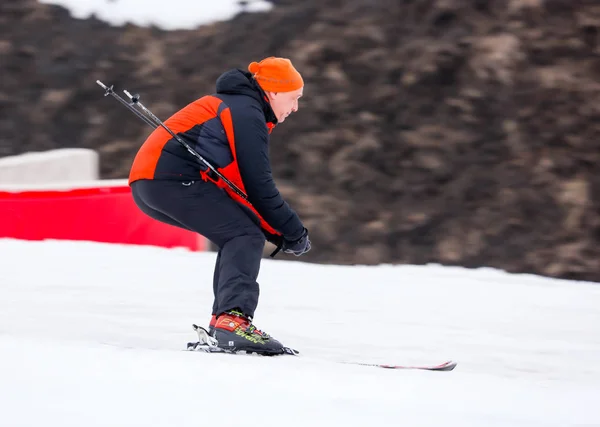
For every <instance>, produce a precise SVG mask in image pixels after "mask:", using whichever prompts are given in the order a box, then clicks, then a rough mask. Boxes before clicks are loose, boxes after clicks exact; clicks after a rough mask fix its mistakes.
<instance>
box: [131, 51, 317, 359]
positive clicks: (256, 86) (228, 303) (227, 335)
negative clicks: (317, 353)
mask: <svg viewBox="0 0 600 427" xmlns="http://www.w3.org/2000/svg"><path fill="white" fill-rule="evenodd" d="M248 71H249V72H248ZM248 71H245V70H242V69H232V70H229V71H226V72H225V73H223V74H222V75H221V76H220V77H219V78H218V79H217V81H216V93H215V94H212V95H206V96H203V97H201V98H199V99H197V100H196V101H194V102H192V103H190V104H189V105H187V106H185V107H184V108H182V109H181V110H179V111H178V112H176V113H175V114H174V115H172V116H171V117H170V118H169V119H168V120H167V121H166V122H165V125H166V126H167V127H168V128H170V129H171V130H172V131H173V132H174V133H175V134H177V135H179V136H180V137H182V138H183V139H184V140H185V141H186V142H188V144H190V145H191V146H192V147H193V148H194V149H195V150H196V151H197V152H198V153H199V154H200V155H201V156H202V157H203V158H204V159H206V160H207V161H208V162H209V163H210V164H211V165H212V166H213V167H215V168H216V170H218V171H219V172H220V173H221V174H222V175H223V176H224V177H225V178H226V179H227V180H229V181H230V182H232V183H233V184H235V186H237V188H238V189H240V190H242V191H243V192H244V193H245V194H246V195H247V200H245V199H244V198H243V197H241V196H240V195H239V194H237V193H236V192H235V191H234V190H233V189H232V188H231V187H230V186H228V185H226V183H225V182H224V181H223V179H221V178H219V177H218V176H217V175H216V174H215V173H214V172H213V171H212V170H211V169H209V168H206V167H204V166H203V165H201V164H200V163H199V162H198V161H196V159H195V158H194V157H193V156H192V155H191V154H190V153H189V152H188V151H187V150H186V149H185V148H184V147H183V146H182V145H181V144H179V143H178V142H177V141H176V140H175V139H174V138H173V137H172V136H171V135H170V134H169V133H168V132H167V131H166V130H164V129H163V128H162V127H158V128H156V129H155V130H154V131H153V132H152V133H151V134H150V135H149V137H148V138H147V139H146V141H145V142H144V144H143V145H142V147H141V148H140V150H139V152H138V153H137V155H136V157H135V159H134V161H133V165H132V168H131V171H130V175H129V185H130V186H131V190H132V194H133V198H134V201H135V203H136V205H137V206H138V207H139V209H140V210H141V211H142V212H144V213H145V214H146V215H148V216H150V217H152V218H154V219H156V220H158V221H161V222H164V223H167V224H171V225H174V226H176V227H181V228H184V229H187V230H191V231H194V232H196V233H199V234H201V235H203V236H205V237H206V238H207V239H209V240H210V241H211V242H213V243H214V244H215V245H216V246H217V247H218V249H219V250H218V254H217V259H216V265H215V270H214V276H213V290H214V297H215V298H214V303H213V308H212V318H211V321H210V326H209V332H210V333H211V335H212V336H213V337H214V338H215V339H216V340H217V342H218V346H219V347H222V348H224V349H227V350H232V351H241V350H244V351H253V352H256V353H262V354H281V353H283V352H284V350H283V346H282V344H281V343H280V342H279V341H277V340H276V339H274V338H273V337H271V336H269V335H268V334H266V333H265V332H262V331H260V330H259V329H258V328H256V327H255V326H254V325H253V324H252V318H253V316H254V311H255V309H256V306H257V304H258V298H259V285H258V283H257V281H256V280H257V277H258V273H259V268H260V263H261V259H262V254H263V249H264V244H265V240H268V241H270V242H272V243H274V244H276V245H277V246H278V249H281V250H282V251H283V252H285V253H290V254H294V255H296V256H300V255H302V254H304V253H306V252H308V251H309V250H310V248H311V244H310V240H309V237H308V231H307V229H306V227H304V225H303V223H302V222H301V220H300V218H299V217H298V215H297V214H296V212H295V211H294V210H293V209H292V208H291V207H290V206H289V205H288V204H287V203H286V202H285V201H284V199H283V198H282V196H281V194H280V193H279V191H278V190H277V187H276V185H275V182H274V181H273V177H272V174H271V165H270V160H269V152H268V149H269V146H268V144H269V135H270V133H271V131H272V130H273V128H274V127H275V125H277V124H279V123H283V122H284V121H285V119H286V118H287V117H288V116H289V115H290V114H291V113H293V112H296V111H298V100H299V99H300V97H301V96H302V94H303V90H304V82H303V79H302V76H301V75H300V73H299V72H298V71H297V70H296V69H295V68H294V66H293V65H292V63H291V61H290V60H289V59H287V58H278V57H269V58H265V59H263V60H262V61H260V62H252V63H251V64H250V65H249V66H248Z"/></svg>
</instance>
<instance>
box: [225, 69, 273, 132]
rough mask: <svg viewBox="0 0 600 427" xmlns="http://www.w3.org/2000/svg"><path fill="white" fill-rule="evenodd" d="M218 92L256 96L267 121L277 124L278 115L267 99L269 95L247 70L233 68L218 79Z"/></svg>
mask: <svg viewBox="0 0 600 427" xmlns="http://www.w3.org/2000/svg"><path fill="white" fill-rule="evenodd" d="M217 94H227V95H246V96H249V97H251V98H254V99H255V100H256V101H257V102H258V103H259V104H260V106H261V107H262V110H263V112H264V113H265V120H266V121H267V123H273V124H274V125H275V124H277V117H276V116H275V113H274V112H273V108H271V104H269V102H268V101H267V95H266V93H265V92H264V91H263V90H262V88H261V87H260V86H259V85H258V83H257V82H256V80H254V78H253V77H252V74H250V73H249V72H247V71H244V70H241V69H233V70H229V71H226V72H225V73H223V74H221V75H220V76H219V78H218V79H217Z"/></svg>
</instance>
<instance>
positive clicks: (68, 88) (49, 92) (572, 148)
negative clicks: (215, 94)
mask: <svg viewBox="0 0 600 427" xmlns="http://www.w3.org/2000/svg"><path fill="white" fill-rule="evenodd" d="M599 28H600V4H598V2H597V1H580V0H504V1H501V0H413V1H410V0H404V1H401V0H345V1H341V0H340V1H337V0H304V1H302V2H298V1H292V0H281V1H277V6H276V7H275V8H274V10H273V11H271V12H269V13H267V14H242V15H240V16H238V17H237V18H235V19H234V20H232V21H229V22H224V23H219V24H215V25H210V26H204V27H201V28H199V29H197V30H194V31H173V32H165V31H162V30H159V29H156V28H138V27H135V26H133V25H129V26H125V27H121V28H113V27H109V26H108V25H107V24H105V23H102V22H100V21H98V20H95V19H88V20H74V19H72V18H71V17H70V16H69V14H68V12H67V11H66V10H64V9H62V8H60V7H55V6H47V5H42V4H38V3H37V2H35V1H33V0H16V1H15V0H4V1H3V2H1V3H0V156H2V155H11V154H17V153H21V152H25V151H39V150H46V149H52V148H59V147H89V148H94V149H97V150H98V151H99V152H100V154H101V159H102V167H101V168H102V175H103V177H104V178H124V177H126V176H127V173H128V169H129V166H130V164H131V161H132V159H133V156H134V155H135V152H136V150H137V148H138V147H139V145H140V144H141V143H142V142H143V140H144V138H145V137H146V135H147V134H148V132H149V130H150V129H149V128H148V127H146V125H145V124H144V123H142V122H141V121H139V120H138V119H137V118H136V117H135V116H133V115H132V114H131V113H129V112H127V111H126V110H125V108H124V107H122V106H120V105H119V104H118V103H117V102H116V101H114V100H113V99H111V98H104V97H103V92H102V90H101V89H100V88H99V87H98V86H97V85H96V83H95V81H96V79H100V80H102V81H104V82H105V83H108V84H114V85H115V88H116V89H118V90H119V91H120V90H122V89H128V90H130V91H131V92H139V93H141V94H142V102H144V103H145V104H146V106H148V107H149V108H151V109H152V110H153V111H154V113H155V114H157V115H158V116H159V117H162V118H163V119H166V118H167V117H168V116H169V115H170V114H171V113H173V112H175V111H176V110H177V109H178V108H180V107H181V106H183V105H185V104H187V103H188V102H190V101H192V100H194V99H195V98H197V97H199V96H201V95H203V94H205V93H210V92H212V91H213V89H214V81H215V79H216V78H217V76H218V75H219V74H220V73H221V72H222V71H224V70H226V69H228V68H233V67H243V68H245V67H246V66H247V64H248V63H249V62H250V61H253V60H259V59H261V58H263V57H265V56H270V55H278V56H286V57H289V58H291V59H292V61H293V62H294V64H295V65H296V66H297V68H298V69H299V70H300V71H301V72H302V73H303V75H304V78H305V81H306V84H307V86H306V88H305V96H304V97H303V98H302V105H301V110H300V111H299V112H298V113H297V114H295V115H293V116H292V117H290V118H289V119H288V120H287V121H286V123H285V124H284V125H282V126H280V127H278V128H277V129H276V130H275V132H274V133H273V135H272V160H273V165H274V173H275V175H276V178H277V181H278V183H279V186H280V189H281V190H282V192H283V193H284V195H285V196H286V197H287V198H288V200H289V201H290V203H291V204H292V205H293V206H294V207H295V208H296V209H297V210H298V212H299V213H300V214H301V216H302V217H303V218H304V220H305V222H306V224H307V226H308V228H309V229H310V231H311V236H312V240H313V243H314V245H313V246H314V250H313V251H311V252H310V253H309V254H308V255H307V256H306V257H305V258H303V259H306V260H309V261H313V262H323V263H365V264H374V263H416V264H422V263H441V264H446V265H464V266H468V267H478V266H491V267H497V268H501V269H505V270H507V271H511V272H528V273H537V274H542V275H546V276H554V277H563V278H570V279H585V280H596V281H600V247H599V243H600V148H599V143H598V142H599V141H598V140H599V138H600V120H599V119H600V102H599V101H600V57H599V53H600V48H599V40H600V39H599V37H600V36H599Z"/></svg>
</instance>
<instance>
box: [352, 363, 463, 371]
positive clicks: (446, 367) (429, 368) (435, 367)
mask: <svg viewBox="0 0 600 427" xmlns="http://www.w3.org/2000/svg"><path fill="white" fill-rule="evenodd" d="M344 363H346V364H350V365H360V366H372V367H376V368H384V369H417V370H423V371H451V370H453V369H454V368H456V365H457V363H456V362H454V361H452V360H449V361H447V362H444V363H441V364H439V365H421V366H419V365H415V366H411V365H385V364H381V363H363V362H344Z"/></svg>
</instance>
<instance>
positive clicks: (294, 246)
mask: <svg viewBox="0 0 600 427" xmlns="http://www.w3.org/2000/svg"><path fill="white" fill-rule="evenodd" d="M281 250H283V252H285V253H286V254H294V255H296V256H300V255H303V254H305V253H307V252H308V251H310V239H309V238H308V230H307V229H306V228H305V229H304V231H303V232H302V236H300V238H298V239H296V240H294V241H290V240H287V239H286V238H285V237H284V238H283V244H282V246H281Z"/></svg>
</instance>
